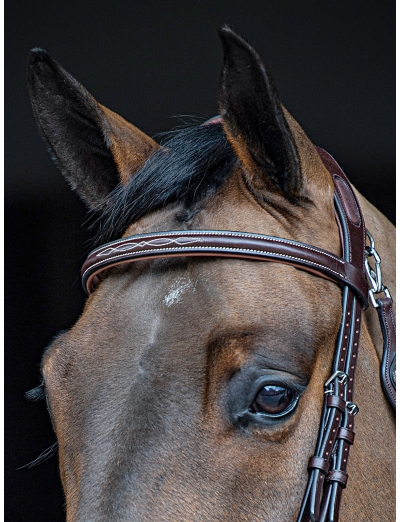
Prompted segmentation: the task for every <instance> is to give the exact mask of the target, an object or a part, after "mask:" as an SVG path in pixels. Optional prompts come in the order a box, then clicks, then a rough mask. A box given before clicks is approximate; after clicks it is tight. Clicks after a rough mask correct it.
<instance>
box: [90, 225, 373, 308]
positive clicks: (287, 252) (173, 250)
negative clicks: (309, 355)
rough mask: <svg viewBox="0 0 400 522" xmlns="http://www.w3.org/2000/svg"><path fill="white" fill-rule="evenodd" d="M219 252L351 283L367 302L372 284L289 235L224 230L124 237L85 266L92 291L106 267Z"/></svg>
mask: <svg viewBox="0 0 400 522" xmlns="http://www.w3.org/2000/svg"><path fill="white" fill-rule="evenodd" d="M176 256H213V257H215V256H219V257H234V258H241V259H251V260H259V261H277V262H279V263H287V264H290V265H293V266H295V267H297V268H301V269H303V270H306V271H307V272H311V273H313V274H315V275H319V276H322V277H325V278H327V279H331V280H332V281H336V282H337V283H343V284H346V285H349V286H350V287H351V288H352V289H353V290H354V292H355V293H356V294H357V295H358V296H359V297H360V299H361V301H362V303H363V306H364V308H367V306H368V283H367V280H366V279H365V276H364V274H363V272H361V271H360V270H359V269H358V268H356V267H355V266H354V265H352V264H351V263H348V262H346V261H344V260H343V259H341V258H339V257H338V256H336V255H334V254H331V253H330V252H326V251H325V250H322V249H320V248H316V247H313V246H310V245H306V244H303V243H298V242H296V241H291V240H289V239H282V238H278V237H273V236H263V235H258V234H250V233H244V232H233V231H222V230H189V231H188V230H177V231H171V232H160V233H152V234H140V235H136V236H130V237H126V238H124V239H120V240H118V241H113V242H111V243H107V244H106V245H104V246H102V247H100V248H98V249H96V250H93V251H92V252H91V253H90V255H89V257H88V259H87V260H86V262H85V264H84V265H83V269H82V283H83V285H84V288H85V290H86V291H87V292H88V293H90V292H91V291H92V290H93V288H94V287H95V284H96V279H95V278H96V276H97V275H98V274H99V273H101V272H102V271H103V270H104V269H105V268H109V267H111V266H115V265H120V264H123V263H130V262H132V261H139V260H143V259H155V258H159V257H176Z"/></svg>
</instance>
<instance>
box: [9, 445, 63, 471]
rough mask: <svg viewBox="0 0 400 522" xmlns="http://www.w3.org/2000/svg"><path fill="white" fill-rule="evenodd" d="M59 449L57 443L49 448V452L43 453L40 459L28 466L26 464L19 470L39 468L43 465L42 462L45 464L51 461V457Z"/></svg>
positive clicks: (37, 458)
mask: <svg viewBox="0 0 400 522" xmlns="http://www.w3.org/2000/svg"><path fill="white" fill-rule="evenodd" d="M57 447H58V442H55V443H54V444H53V445H52V446H50V448H47V450H45V451H43V452H42V453H41V454H40V455H39V456H38V457H36V459H35V460H32V462H29V463H28V464H25V465H24V466H21V467H20V468H17V470H19V469H23V468H28V469H30V468H33V467H34V466H38V465H39V464H41V463H42V462H44V461H45V460H47V459H49V458H50V457H51V456H53V455H54V453H55V452H56V451H57Z"/></svg>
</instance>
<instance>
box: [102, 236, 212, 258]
mask: <svg viewBox="0 0 400 522" xmlns="http://www.w3.org/2000/svg"><path fill="white" fill-rule="evenodd" d="M201 241H204V238H201V237H195V238H190V239H189V238H186V237H178V238H176V239H165V238H162V237H160V238H158V239H157V238H156V239H153V240H152V241H141V242H140V243H134V242H130V243H122V244H121V245H119V246H117V247H115V248H108V249H106V250H104V251H103V252H99V253H98V254H97V255H96V257H100V256H106V255H109V254H112V253H113V252H125V251H126V250H134V249H135V248H138V247H143V246H146V245H147V246H149V247H151V246H156V247H163V246H166V245H171V244H172V243H175V244H176V245H181V244H185V243H199V242H201Z"/></svg>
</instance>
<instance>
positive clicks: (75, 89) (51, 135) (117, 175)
mask: <svg viewBox="0 0 400 522" xmlns="http://www.w3.org/2000/svg"><path fill="white" fill-rule="evenodd" d="M28 83H29V92H30V96H31V102H32V108H33V113H34V115H35V118H36V121H37V124H38V126H39V129H40V131H41V133H42V136H43V138H44V139H45V141H46V143H47V144H48V146H49V148H50V153H51V155H52V157H53V158H54V160H55V161H56V164H57V166H58V167H59V168H60V169H61V171H62V173H63V175H64V176H65V178H66V179H67V180H68V182H69V183H70V185H71V187H72V188H73V189H74V190H76V191H77V192H78V194H79V195H80V197H81V198H82V199H83V200H84V201H85V203H86V204H87V205H88V206H89V207H90V208H92V209H97V210H100V209H101V207H102V204H103V203H104V200H105V198H106V197H107V195H108V194H109V193H110V192H111V190H112V189H113V188H114V187H115V186H116V185H117V184H118V183H120V182H121V183H123V184H125V183H126V182H127V181H128V180H129V179H130V177H131V176H132V175H133V174H134V173H135V172H136V171H137V170H138V169H139V168H140V167H141V166H142V165H143V164H144V162H145V161H146V160H147V158H148V157H149V156H150V155H151V154H152V152H154V151H155V150H156V149H157V148H158V145H157V143H156V142H155V141H154V140H153V139H151V138H150V137H149V136H147V135H146V134H144V133H143V132H142V131H140V130H139V129H137V128H136V127H134V126H133V125H132V124H130V123H128V122H127V121H125V120H124V119H123V118H121V116H119V115H118V114H115V113H114V112H112V111H110V110H109V109H107V108H106V107H103V106H102V105H100V104H99V103H98V102H97V101H96V100H95V99H94V98H93V96H91V94H89V93H88V91H87V90H86V89H85V88H84V87H83V86H82V85H81V84H80V83H78V82H77V81H76V80H75V79H74V78H73V77H72V76H71V75H70V74H68V73H67V72H66V71H65V70H64V69H63V68H62V67H61V66H60V65H59V64H58V63H57V62H56V61H55V60H53V58H51V56H50V55H49V54H48V53H47V51H44V50H43V49H32V51H31V53H30V56H29V64H28Z"/></svg>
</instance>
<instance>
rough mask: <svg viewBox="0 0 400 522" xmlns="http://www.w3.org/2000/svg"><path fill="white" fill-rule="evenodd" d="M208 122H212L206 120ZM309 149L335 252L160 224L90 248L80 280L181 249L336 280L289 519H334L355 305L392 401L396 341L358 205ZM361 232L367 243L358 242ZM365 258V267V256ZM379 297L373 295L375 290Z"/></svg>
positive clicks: (327, 159) (87, 282) (355, 336)
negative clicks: (333, 318) (369, 314)
mask: <svg viewBox="0 0 400 522" xmlns="http://www.w3.org/2000/svg"><path fill="white" fill-rule="evenodd" d="M210 123H214V122H213V121H210ZM317 151H318V153H319V155H320V157H321V159H322V161H323V163H324V165H325V167H326V168H327V170H328V171H329V173H330V174H331V176H332V180H333V183H334V186H335V195H334V203H335V211H336V218H337V222H338V227H339V232H340V237H341V243H342V257H338V256H336V255H335V254H332V253H330V252H327V251H325V250H322V249H320V248H317V247H314V246H311V245H308V244H304V243H299V242H297V241H291V240H288V239H283V238H278V237H272V236H264V235H259V234H250V233H244V232H233V231H222V230H190V231H186V230H185V231H182V230H177V231H168V232H157V233H150V234H140V235H135V236H129V237H126V238H124V239H120V240H117V241H112V242H110V243H107V244H105V245H103V246H101V247H99V248H97V249H95V250H93V251H92V252H91V253H90V254H89V256H88V258H87V260H86V261H85V263H84V265H83V267H82V283H83V286H84V288H85V290H86V291H87V293H88V294H90V293H91V292H92V291H93V290H94V289H95V287H96V285H97V284H98V283H99V281H100V280H99V277H98V276H99V275H100V274H101V273H102V272H103V271H104V270H106V269H108V268H110V267H112V266H116V265H120V264H125V263H131V262H134V261H139V260H144V259H156V258H165V257H181V256H218V257H230V258H240V259H249V260H260V261H274V262H279V263H286V264H289V265H292V266H295V267H296V268H299V269H301V270H305V271H307V272H310V273H312V274H314V275H317V276H319V277H323V278H326V279H329V280H332V281H334V282H336V283H338V284H339V285H340V286H341V287H342V289H343V292H342V320H341V325H340V329H339V333H338V336H337V341H336V349H335V354H334V360H333V368H332V375H331V377H330V378H329V379H328V380H327V381H326V383H325V390H324V404H323V409H322V417H321V424H320V428H319V435H318V440H317V444H316V450H315V454H314V456H312V457H311V458H310V460H309V464H308V470H309V480H308V484H307V488H306V492H305V495H304V499H303V503H302V506H301V509H300V514H299V516H298V519H297V522H309V521H312V522H325V521H332V522H333V521H335V522H337V521H338V520H339V508H340V501H341V497H342V492H343V489H344V488H345V487H346V482H347V471H346V470H347V463H348V455H349V451H350V446H351V445H352V444H353V441H354V417H355V415H356V414H357V412H358V407H357V406H356V404H354V402H353V390H354V374H355V369H356V362H357V353H358V346H359V338H360V331H361V314H362V309H364V310H366V309H367V307H368V302H369V301H370V302H371V304H372V305H373V306H374V307H375V308H376V310H377V312H378V316H379V321H380V325H381V329H382V335H383V357H382V362H381V383H382V387H383V390H384V392H385V394H386V397H387V398H388V400H389V402H390V404H391V406H392V407H393V409H395V408H396V344H395V336H396V330H395V322H394V316H393V310H392V299H391V296H390V293H389V291H388V289H387V288H386V287H385V286H384V285H383V283H382V276H381V270H380V257H379V254H378V253H377V251H376V250H375V245H374V240H373V238H372V236H371V234H370V233H369V232H368V231H366V230H365V226H364V220H363V216H362V212H361V208H360V206H359V203H358V201H357V198H356V196H355V194H354V192H353V189H352V187H351V185H350V183H349V181H348V179H347V178H346V176H345V174H344V173H343V171H342V170H341V168H340V167H339V165H338V164H337V163H336V161H335V160H334V159H333V158H332V157H331V156H330V155H329V154H328V153H327V152H326V151H325V150H323V149H321V148H319V147H317ZM366 237H368V240H369V245H368V246H367V247H366V244H365V242H366ZM370 258H373V260H374V266H373V267H371V265H370V263H369V261H368V259H370ZM382 293H383V294H384V297H380V298H379V297H377V296H378V295H379V294H382Z"/></svg>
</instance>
